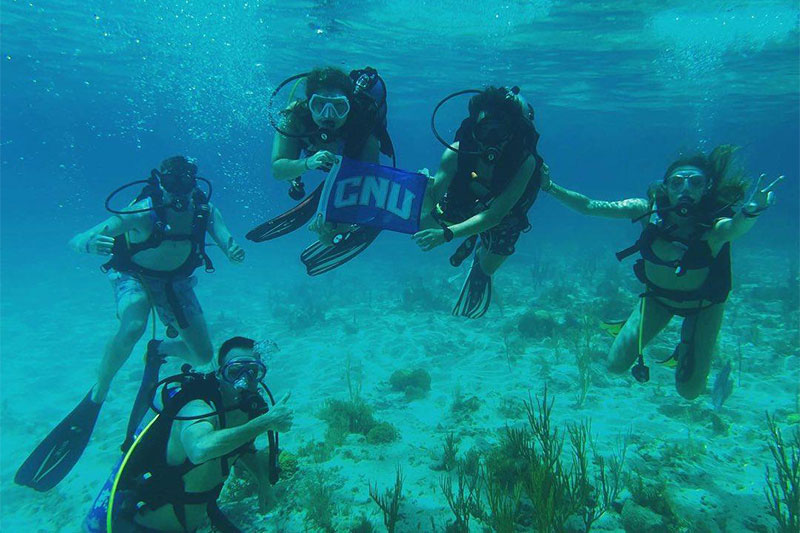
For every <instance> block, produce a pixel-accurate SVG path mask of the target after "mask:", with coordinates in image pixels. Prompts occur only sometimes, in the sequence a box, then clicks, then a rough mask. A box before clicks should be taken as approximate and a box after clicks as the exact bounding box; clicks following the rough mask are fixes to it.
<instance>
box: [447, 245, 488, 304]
mask: <svg viewBox="0 0 800 533" xmlns="http://www.w3.org/2000/svg"><path fill="white" fill-rule="evenodd" d="M491 302H492V277H491V276H489V275H487V274H486V272H484V271H483V269H482V268H481V265H480V261H479V260H478V257H477V256H475V258H474V259H473V260H472V267H471V268H470V269H469V275H467V279H466V280H464V286H463V287H462V288H461V294H460V295H459V297H458V301H457V302H456V305H455V307H453V315H454V316H465V317H467V318H480V317H482V316H483V315H485V314H486V311H488V310H489V304H490V303H491Z"/></svg>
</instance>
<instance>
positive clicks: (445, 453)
mask: <svg viewBox="0 0 800 533" xmlns="http://www.w3.org/2000/svg"><path fill="white" fill-rule="evenodd" d="M456 454H458V444H456V437H455V435H454V434H453V432H452V431H451V432H450V433H448V434H447V437H445V440H444V444H443V445H442V458H441V459H440V460H439V462H438V463H437V464H435V465H434V466H433V470H444V471H446V472H450V471H451V470H452V469H453V468H455V467H456V466H457V465H458V459H457V458H456Z"/></svg>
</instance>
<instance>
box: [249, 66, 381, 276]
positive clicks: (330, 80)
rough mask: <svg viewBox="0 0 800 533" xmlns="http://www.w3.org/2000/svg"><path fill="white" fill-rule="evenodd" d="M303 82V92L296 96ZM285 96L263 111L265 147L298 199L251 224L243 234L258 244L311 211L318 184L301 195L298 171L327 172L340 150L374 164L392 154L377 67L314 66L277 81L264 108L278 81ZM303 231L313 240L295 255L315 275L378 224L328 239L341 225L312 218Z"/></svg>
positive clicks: (352, 252) (352, 253)
mask: <svg viewBox="0 0 800 533" xmlns="http://www.w3.org/2000/svg"><path fill="white" fill-rule="evenodd" d="M301 83H304V84H305V91H304V92H305V97H297V98H296V97H295V92H296V90H297V88H298V86H299V85H300V84H301ZM290 84H293V85H291V90H290V92H289V102H288V104H287V105H286V107H285V108H284V109H283V110H281V112H280V113H279V115H280V117H279V118H278V117H275V116H273V115H272V114H271V115H270V124H271V125H272V127H273V128H275V131H276V133H275V140H274V142H273V146H272V174H273V177H274V178H275V179H277V180H279V181H286V182H289V183H290V188H289V196H291V198H292V199H294V200H298V201H299V203H298V204H297V205H296V206H294V207H293V208H292V209H289V210H288V211H286V212H285V213H283V214H281V215H278V216H277V217H275V218H272V219H270V220H267V221H266V222H264V223H262V224H260V225H259V226H257V227H255V228H253V229H252V230H251V231H250V232H249V233H248V234H247V239H249V240H251V241H254V242H263V241H268V240H272V239H275V238H278V237H280V236H283V235H286V234H288V233H290V232H292V231H294V230H296V229H298V228H300V227H302V226H304V225H306V224H308V223H309V222H310V221H311V220H312V219H313V218H314V215H315V213H317V210H318V207H319V203H320V198H321V197H322V192H323V187H324V184H323V183H320V184H319V185H318V186H317V187H316V188H315V189H314V190H313V191H312V192H311V193H310V194H308V195H307V196H306V191H305V184H304V183H303V181H302V177H303V176H304V174H306V173H308V172H310V171H315V170H316V171H321V172H330V170H331V169H332V168H333V166H334V165H335V164H336V162H337V159H338V158H339V157H340V156H342V155H344V156H345V157H348V158H350V159H355V160H358V161H365V162H372V163H378V161H379V158H380V154H381V153H383V154H384V155H386V156H388V157H391V158H392V164H393V165H396V161H395V153H394V146H393V145H392V140H391V138H390V137H389V133H388V131H387V127H386V124H387V118H386V116H387V105H386V101H387V92H386V84H385V83H384V81H383V78H381V77H380V75H379V74H378V72H377V71H376V70H375V69H373V68H371V67H366V68H363V69H358V70H353V71H351V72H350V73H349V74H348V73H346V72H344V71H342V70H341V69H339V68H336V67H318V68H315V69H313V70H311V71H310V72H306V73H302V74H297V75H295V76H292V77H290V78H287V79H286V80H284V81H283V82H281V83H280V84H279V85H278V86H277V88H276V89H275V90H274V91H273V93H272V96H271V97H270V106H269V107H270V109H274V108H275V106H274V105H273V104H274V100H275V98H276V96H277V95H278V94H279V93H280V92H281V90H282V89H283V88H284V87H287V86H290ZM309 229H310V230H312V231H315V232H317V233H319V240H318V241H317V242H315V243H313V244H311V245H310V246H308V247H307V248H306V249H305V250H304V251H303V253H302V254H301V260H302V261H303V263H304V264H305V265H306V269H307V271H308V274H309V275H311V276H315V275H318V274H322V273H324V272H327V271H329V270H332V269H334V268H336V267H338V266H340V265H343V264H344V263H346V262H347V261H350V260H351V259H352V258H354V257H356V256H357V255H359V254H360V253H361V252H363V251H364V250H366V249H367V247H368V246H369V245H370V244H371V243H372V241H374V240H375V238H376V237H377V236H378V233H380V229H378V228H375V227H371V226H358V227H354V228H349V230H348V231H347V232H346V236H347V238H340V239H339V240H338V241H337V242H336V243H334V242H333V238H334V237H335V236H340V235H342V234H343V232H342V228H336V227H333V226H332V225H331V224H321V223H318V222H317V221H315V223H313V224H312V225H311V226H310V227H309Z"/></svg>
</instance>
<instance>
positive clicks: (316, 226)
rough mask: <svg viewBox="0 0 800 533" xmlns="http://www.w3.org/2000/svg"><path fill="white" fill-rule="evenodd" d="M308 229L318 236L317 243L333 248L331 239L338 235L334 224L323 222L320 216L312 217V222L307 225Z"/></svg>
mask: <svg viewBox="0 0 800 533" xmlns="http://www.w3.org/2000/svg"><path fill="white" fill-rule="evenodd" d="M308 229H309V230H310V231H313V232H314V233H316V234H317V235H319V237H318V240H319V242H321V243H322V244H325V245H327V246H333V239H334V238H335V237H336V235H337V234H338V233H339V232H338V231H337V227H336V224H331V223H330V222H325V220H324V219H323V218H322V215H320V214H318V215H317V216H316V217H314V220H312V221H311V224H309V225H308Z"/></svg>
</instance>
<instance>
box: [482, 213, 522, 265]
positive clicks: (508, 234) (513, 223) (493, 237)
mask: <svg viewBox="0 0 800 533" xmlns="http://www.w3.org/2000/svg"><path fill="white" fill-rule="evenodd" d="M530 228H531V225H530V224H529V223H528V217H525V216H516V215H509V216H507V217H506V218H504V219H503V220H501V221H500V223H499V224H498V225H496V226H495V227H493V228H491V229H489V230H487V231H484V232H483V233H481V243H482V244H483V247H484V248H486V249H487V250H488V251H489V253H492V254H495V255H505V256H508V255H511V254H513V253H514V250H515V246H516V244H517V241H518V240H519V236H520V235H521V234H522V233H524V232H526V231H528V230H529V229H530Z"/></svg>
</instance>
